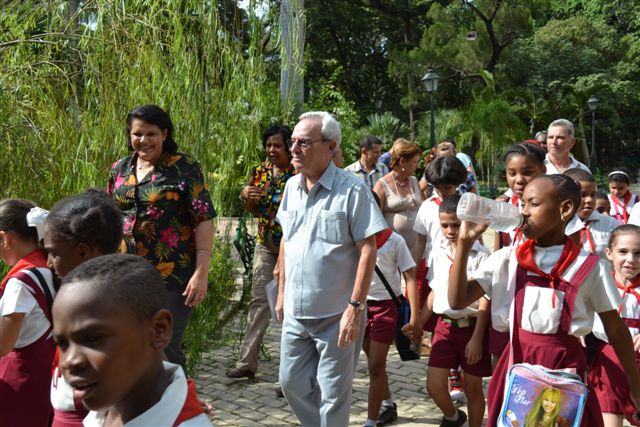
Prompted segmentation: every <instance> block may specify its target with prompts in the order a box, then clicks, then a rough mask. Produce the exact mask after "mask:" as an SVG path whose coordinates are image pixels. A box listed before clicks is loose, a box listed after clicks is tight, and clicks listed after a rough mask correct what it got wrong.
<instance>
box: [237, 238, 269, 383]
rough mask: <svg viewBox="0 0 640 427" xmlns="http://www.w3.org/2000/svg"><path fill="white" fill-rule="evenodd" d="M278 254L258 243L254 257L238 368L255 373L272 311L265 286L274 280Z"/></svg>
mask: <svg viewBox="0 0 640 427" xmlns="http://www.w3.org/2000/svg"><path fill="white" fill-rule="evenodd" d="M277 260H278V254H274V253H273V252H271V251H269V250H268V249H267V247H266V246H264V245H262V244H260V243H256V248H255V252H254V255H253V283H252V284H251V296H252V298H251V303H250V304H249V313H248V316H247V329H246V331H245V333H244V342H243V343H242V349H241V350H240V359H239V360H238V362H237V363H236V368H238V369H247V370H249V371H251V372H255V371H256V370H257V369H258V353H259V352H260V344H262V339H263V338H264V333H265V331H266V330H267V326H268V325H269V319H270V318H271V311H270V310H269V302H268V301H267V293H266V292H265V286H266V285H267V284H268V283H269V282H271V281H272V280H273V269H274V267H275V266H276V261H277Z"/></svg>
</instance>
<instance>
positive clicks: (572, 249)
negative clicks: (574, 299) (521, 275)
mask: <svg viewBox="0 0 640 427" xmlns="http://www.w3.org/2000/svg"><path fill="white" fill-rule="evenodd" d="M535 244H536V242H535V240H527V241H526V242H524V243H522V244H521V245H520V246H517V247H516V259H517V260H518V264H519V265H520V267H522V268H524V269H525V270H527V271H529V272H531V273H535V274H537V275H538V276H541V277H544V278H545V279H548V280H549V286H551V289H552V290H554V292H553V297H552V298H551V304H552V307H553V308H555V307H556V293H555V289H556V286H557V285H558V282H559V281H560V280H562V277H561V276H562V273H564V272H565V271H566V270H567V268H569V266H570V265H571V264H573V262H574V261H575V260H576V258H578V254H580V247H579V246H578V245H576V244H575V243H573V241H572V240H571V239H569V238H567V239H566V241H565V243H564V248H562V254H560V258H558V261H556V264H555V265H554V266H553V268H552V269H551V271H550V272H549V274H547V273H545V272H544V271H542V270H540V268H539V267H538V265H537V264H536V259H535V253H534V251H535Z"/></svg>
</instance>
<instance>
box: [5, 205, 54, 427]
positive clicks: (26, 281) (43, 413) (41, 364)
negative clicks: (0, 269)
mask: <svg viewBox="0 0 640 427" xmlns="http://www.w3.org/2000/svg"><path fill="white" fill-rule="evenodd" d="M34 207H35V205H34V204H33V203H32V202H29V201H27V200H19V199H12V200H3V201H2V202H0V257H1V258H2V260H3V261H4V262H5V263H7V264H8V265H9V266H11V269H10V270H9V273H7V275H6V276H5V277H4V279H3V280H2V283H1V284H0V312H1V315H2V317H1V318H0V419H1V420H2V421H1V422H0V424H2V425H3V426H9V427H13V426H15V427H23V426H47V425H48V424H49V420H50V419H51V411H52V410H51V403H49V384H50V382H51V362H52V360H53V352H54V344H53V340H52V337H51V330H52V323H51V305H52V303H53V296H54V295H55V292H56V291H55V288H54V286H53V277H52V274H51V272H50V271H49V269H47V260H46V254H45V252H44V251H43V250H42V248H40V246H39V244H38V241H39V239H38V233H37V230H36V228H34V227H30V226H29V225H27V214H28V213H29V211H31V209H33V208H34Z"/></svg>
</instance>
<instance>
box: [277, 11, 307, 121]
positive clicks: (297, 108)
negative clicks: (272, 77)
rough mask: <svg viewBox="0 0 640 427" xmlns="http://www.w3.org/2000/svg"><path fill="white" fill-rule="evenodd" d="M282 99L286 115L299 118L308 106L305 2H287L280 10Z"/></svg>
mask: <svg viewBox="0 0 640 427" xmlns="http://www.w3.org/2000/svg"><path fill="white" fill-rule="evenodd" d="M280 32H281V38H282V46H281V52H280V58H281V59H280V61H281V66H280V99H281V100H282V102H283V104H284V107H285V111H292V109H291V107H292V106H293V112H294V114H295V115H296V116H298V115H299V114H300V113H301V112H302V106H303V104H304V37H305V19H304V0H283V1H282V5H281V6H280Z"/></svg>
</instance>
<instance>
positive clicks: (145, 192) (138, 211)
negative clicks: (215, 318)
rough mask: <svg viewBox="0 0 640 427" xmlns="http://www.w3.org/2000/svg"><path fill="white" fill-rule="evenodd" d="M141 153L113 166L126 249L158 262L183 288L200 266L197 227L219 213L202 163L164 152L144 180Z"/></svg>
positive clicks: (169, 280) (172, 283) (175, 286)
mask: <svg viewBox="0 0 640 427" xmlns="http://www.w3.org/2000/svg"><path fill="white" fill-rule="evenodd" d="M137 157H138V155H137V154H133V155H131V156H127V157H125V158H123V159H120V160H118V161H117V162H115V163H114V164H113V166H111V171H110V173H109V183H108V187H107V191H108V192H109V194H110V195H111V196H112V197H113V200H114V201H115V203H116V205H117V206H118V207H119V208H120V210H121V211H122V214H123V229H124V239H125V243H126V246H127V252H129V253H134V254H138V255H140V256H141V257H143V258H145V259H147V260H148V261H149V262H150V263H151V264H153V265H154V266H155V267H156V268H157V269H158V271H159V272H160V274H161V275H162V278H163V280H164V281H165V284H166V285H167V287H168V289H169V290H179V289H184V288H185V286H186V285H187V283H188V282H189V279H190V278H191V276H192V275H193V273H194V271H195V266H196V247H195V228H196V226H197V225H198V224H200V223H201V222H204V221H208V220H210V219H212V218H214V217H215V216H216V212H215V210H214V208H213V204H212V202H211V198H210V197H209V191H208V189H207V185H206V183H205V182H204V176H203V174H202V169H201V168H200V165H199V164H198V163H197V162H196V161H195V160H193V159H192V158H191V157H189V156H187V155H185V154H181V153H165V154H163V156H162V157H161V158H160V160H158V162H157V163H156V165H155V168H154V169H153V170H152V171H151V172H149V173H148V174H147V175H146V176H145V177H144V178H143V179H142V180H141V181H140V182H138V179H137V178H136V173H135V166H136V159H137Z"/></svg>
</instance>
